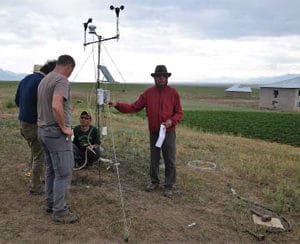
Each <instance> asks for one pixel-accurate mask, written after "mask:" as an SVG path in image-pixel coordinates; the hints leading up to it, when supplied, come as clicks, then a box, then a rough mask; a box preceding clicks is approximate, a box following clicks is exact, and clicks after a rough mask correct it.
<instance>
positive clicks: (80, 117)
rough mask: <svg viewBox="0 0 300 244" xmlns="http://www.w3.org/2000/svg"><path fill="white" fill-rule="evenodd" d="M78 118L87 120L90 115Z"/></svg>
mask: <svg viewBox="0 0 300 244" xmlns="http://www.w3.org/2000/svg"><path fill="white" fill-rule="evenodd" d="M80 119H84V120H89V119H90V117H85V116H81V117H80Z"/></svg>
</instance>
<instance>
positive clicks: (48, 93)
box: [37, 71, 71, 127]
mask: <svg viewBox="0 0 300 244" xmlns="http://www.w3.org/2000/svg"><path fill="white" fill-rule="evenodd" d="M53 95H60V96H63V98H64V101H63V108H64V115H65V120H66V121H65V125H66V126H68V127H71V110H70V87H69V81H68V79H67V77H65V76H64V75H62V74H60V73H58V72H56V71H52V72H50V73H49V74H48V75H46V76H45V77H44V78H43V79H42V81H41V83H40V84H39V87H38V104H37V110H38V122H37V124H38V126H40V127H41V126H49V125H55V124H56V121H55V118H54V115H53V111H52V99H53Z"/></svg>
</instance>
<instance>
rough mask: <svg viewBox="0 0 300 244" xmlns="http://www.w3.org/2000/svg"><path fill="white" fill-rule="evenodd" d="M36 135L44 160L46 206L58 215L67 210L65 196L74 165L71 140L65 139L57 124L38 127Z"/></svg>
mask: <svg viewBox="0 0 300 244" xmlns="http://www.w3.org/2000/svg"><path fill="white" fill-rule="evenodd" d="M38 136H39V140H40V142H41V144H42V146H43V149H44V157H45V162H46V175H45V192H46V200H47V207H48V209H52V210H53V214H54V215H55V214H57V215H59V214H62V213H64V212H65V211H67V208H66V204H67V202H66V198H67V192H68V188H69V186H70V182H71V177H72V170H73V167H74V157H73V150H72V141H71V140H70V139H69V140H66V135H64V134H63V133H62V132H61V130H60V128H59V127H57V126H48V127H40V128H39V129H38Z"/></svg>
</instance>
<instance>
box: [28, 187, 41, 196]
mask: <svg viewBox="0 0 300 244" xmlns="http://www.w3.org/2000/svg"><path fill="white" fill-rule="evenodd" d="M29 193H30V194H31V195H34V196H38V195H43V194H44V193H45V191H44V189H43V188H41V189H37V190H33V189H30V190H29Z"/></svg>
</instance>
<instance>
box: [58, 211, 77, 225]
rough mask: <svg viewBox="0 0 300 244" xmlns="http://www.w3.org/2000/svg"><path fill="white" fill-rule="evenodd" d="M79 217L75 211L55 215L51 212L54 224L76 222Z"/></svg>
mask: <svg viewBox="0 0 300 244" xmlns="http://www.w3.org/2000/svg"><path fill="white" fill-rule="evenodd" d="M79 219H80V216H79V215H78V214H75V213H71V212H67V213H65V214H62V215H56V214H53V221H54V223H56V224H73V223H75V222H78V221H79Z"/></svg>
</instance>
